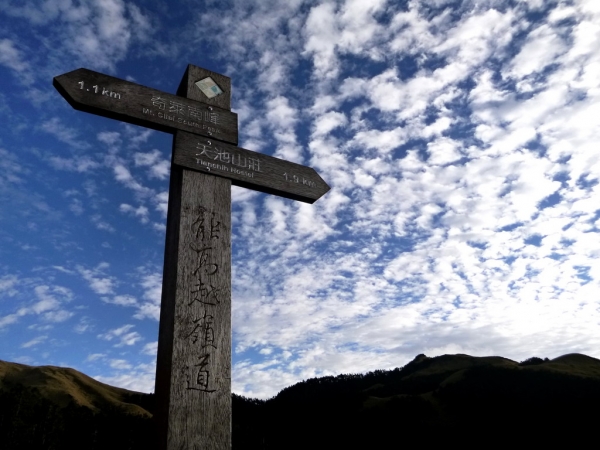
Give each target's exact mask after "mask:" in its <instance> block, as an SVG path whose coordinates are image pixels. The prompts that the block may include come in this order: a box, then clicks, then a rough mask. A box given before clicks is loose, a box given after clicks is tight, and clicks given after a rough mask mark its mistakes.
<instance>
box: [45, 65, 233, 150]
mask: <svg viewBox="0 0 600 450" xmlns="http://www.w3.org/2000/svg"><path fill="white" fill-rule="evenodd" d="M188 70H189V69H188ZM186 73H187V72H186ZM221 77H223V76H222V75H221ZM223 78H226V77H223ZM219 80H221V78H219ZM221 82H222V81H221ZM52 84H53V85H54V87H55V88H56V89H57V90H58V92H59V93H60V94H61V95H62V96H63V97H64V98H65V100H67V102H69V104H70V105H71V106H72V107H73V108H75V109H77V110H79V111H85V112H89V113H92V114H96V115H99V116H103V117H108V118H111V119H116V120H121V121H123V122H128V123H133V124H135V125H141V126H144V127H147V128H152V129H155V130H159V131H165V132H167V133H173V132H175V130H183V131H187V132H190V133H195V134H200V135H202V136H208V137H211V138H214V139H219V140H221V141H225V142H230V143H232V144H237V142H238V123H237V114H235V113H232V112H231V111H229V109H230V108H223V107H219V106H217V105H216V104H219V105H222V104H224V103H225V102H224V98H225V97H224V96H225V93H223V94H221V95H219V96H217V97H214V98H213V99H208V98H207V97H206V96H205V95H204V94H202V92H201V91H200V90H199V89H198V88H197V87H196V86H193V84H192V86H193V87H194V88H195V89H197V91H198V93H199V94H201V95H197V96H195V97H194V98H184V97H179V96H177V95H173V94H168V93H166V92H162V91H158V90H156V89H152V88H149V87H146V86H141V85H139V84H135V83H131V82H129V81H125V80H121V79H119V78H115V77H111V76H109V75H104V74H102V73H98V72H94V71H92V70H89V69H77V70H74V71H72V72H68V73H65V74H63V75H59V76H57V77H54V80H53V83H52ZM221 97H223V98H221ZM216 99H219V100H218V101H216ZM213 104H215V105H214V106H213Z"/></svg>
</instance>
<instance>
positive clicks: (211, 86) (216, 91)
mask: <svg viewBox="0 0 600 450" xmlns="http://www.w3.org/2000/svg"><path fill="white" fill-rule="evenodd" d="M196 86H198V88H199V89H200V90H201V91H202V92H203V93H204V95H206V96H207V97H208V98H213V97H216V96H217V95H221V94H222V93H223V91H222V90H221V88H220V87H219V85H218V84H217V83H215V82H214V80H213V79H212V78H211V77H206V78H204V79H203V80H200V81H196Z"/></svg>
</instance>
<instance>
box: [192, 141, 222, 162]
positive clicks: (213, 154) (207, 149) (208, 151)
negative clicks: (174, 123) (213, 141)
mask: <svg viewBox="0 0 600 450" xmlns="http://www.w3.org/2000/svg"><path fill="white" fill-rule="evenodd" d="M196 149H197V150H201V152H200V153H196V156H203V155H206V157H207V158H211V159H217V157H218V156H219V152H218V151H216V150H215V149H214V148H211V146H210V145H206V144H201V143H200V142H198V145H197V146H196Z"/></svg>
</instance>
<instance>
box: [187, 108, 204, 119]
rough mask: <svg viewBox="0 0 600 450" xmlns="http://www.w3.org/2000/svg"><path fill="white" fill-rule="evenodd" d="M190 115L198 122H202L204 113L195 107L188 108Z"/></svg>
mask: <svg viewBox="0 0 600 450" xmlns="http://www.w3.org/2000/svg"><path fill="white" fill-rule="evenodd" d="M188 113H189V115H190V117H192V118H194V119H196V120H202V111H201V110H199V109H198V108H196V107H195V106H188Z"/></svg>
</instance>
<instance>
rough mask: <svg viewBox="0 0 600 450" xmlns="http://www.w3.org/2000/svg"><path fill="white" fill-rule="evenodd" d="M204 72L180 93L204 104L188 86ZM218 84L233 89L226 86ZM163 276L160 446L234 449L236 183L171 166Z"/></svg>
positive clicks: (196, 73)
mask: <svg viewBox="0 0 600 450" xmlns="http://www.w3.org/2000/svg"><path fill="white" fill-rule="evenodd" d="M198 69H200V68H198V67H195V66H191V65H190V66H188V69H187V70H186V74H185V76H184V79H183V80H182V83H181V86H180V89H179V90H178V93H179V94H182V95H187V96H189V97H191V98H198V99H202V95H203V94H202V92H201V91H200V90H199V89H198V88H197V87H196V86H195V85H194V83H193V82H189V83H188V82H186V78H190V77H191V79H192V81H194V82H195V81H197V80H198V79H202V78H201V77H205V76H206V75H205V72H203V71H202V70H203V69H200V70H198ZM213 79H214V78H213ZM215 81H216V80H215ZM219 86H220V87H221V88H223V86H230V84H229V85H227V84H226V83H223V81H222V80H220V81H219ZM187 88H189V92H188V91H186V89H187ZM224 95H229V92H226V93H224ZM215 98H217V97H215ZM226 106H229V105H226ZM179 133H181V131H177V132H176V133H175V138H176V139H174V140H173V145H174V148H175V142H176V140H177V136H178V134H179ZM163 273H164V275H163V277H164V280H163V295H162V301H161V316H160V330H159V339H158V355H157V368H156V389H155V391H156V396H157V408H158V409H157V417H156V419H157V422H156V423H157V426H158V433H159V446H158V448H159V449H160V450H165V449H168V450H179V449H190V450H200V449H202V450H204V449H206V450H208V449H215V450H216V449H219V450H221V449H230V448H231V181H230V180H228V179H224V178H220V177H215V176H212V175H206V174H203V173H199V172H195V171H191V170H186V169H184V168H182V167H180V166H178V165H176V164H175V163H174V161H172V163H171V183H170V190H169V211H168V217H167V233H166V244H165V267H164V272H163Z"/></svg>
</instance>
